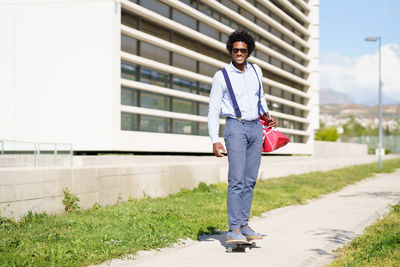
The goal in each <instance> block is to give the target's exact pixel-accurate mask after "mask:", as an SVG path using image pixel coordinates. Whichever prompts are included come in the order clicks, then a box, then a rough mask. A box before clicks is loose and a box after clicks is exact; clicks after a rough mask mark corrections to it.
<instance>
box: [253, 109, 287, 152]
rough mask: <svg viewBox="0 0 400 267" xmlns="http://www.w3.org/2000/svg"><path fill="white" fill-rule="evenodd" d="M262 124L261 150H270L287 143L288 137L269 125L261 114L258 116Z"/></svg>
mask: <svg viewBox="0 0 400 267" xmlns="http://www.w3.org/2000/svg"><path fill="white" fill-rule="evenodd" d="M260 121H261V124H262V125H263V149H262V151H263V152H271V151H274V150H277V149H278V148H280V147H283V146H285V145H286V144H287V143H289V137H287V136H286V135H284V134H283V133H281V132H279V131H278V130H277V129H275V128H272V127H271V126H269V124H268V122H267V121H266V120H265V119H264V117H263V116H260Z"/></svg>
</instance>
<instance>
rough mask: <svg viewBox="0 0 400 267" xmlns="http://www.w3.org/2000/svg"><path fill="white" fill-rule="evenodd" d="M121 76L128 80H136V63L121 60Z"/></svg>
mask: <svg viewBox="0 0 400 267" xmlns="http://www.w3.org/2000/svg"><path fill="white" fill-rule="evenodd" d="M121 77H122V78H124V79H129V80H136V65H134V64H131V63H127V62H121Z"/></svg>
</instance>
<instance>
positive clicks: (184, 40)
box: [173, 32, 197, 51]
mask: <svg viewBox="0 0 400 267" xmlns="http://www.w3.org/2000/svg"><path fill="white" fill-rule="evenodd" d="M173 42H174V43H175V44H177V45H180V46H183V47H185V48H187V49H190V50H193V51H196V43H197V41H196V40H193V39H190V38H188V37H185V36H183V35H180V34H178V33H175V32H174V34H173Z"/></svg>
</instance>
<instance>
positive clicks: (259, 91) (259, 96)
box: [248, 62, 265, 115]
mask: <svg viewBox="0 0 400 267" xmlns="http://www.w3.org/2000/svg"><path fill="white" fill-rule="evenodd" d="M248 63H249V64H250V65H251V66H252V67H253V70H254V73H255V74H256V76H257V81H258V115H260V114H263V115H264V113H265V111H264V108H263V106H262V105H261V82H260V78H258V74H257V71H256V68H254V65H253V64H251V62H248ZM260 111H262V113H260Z"/></svg>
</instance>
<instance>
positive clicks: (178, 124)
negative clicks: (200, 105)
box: [172, 119, 196, 135]
mask: <svg viewBox="0 0 400 267" xmlns="http://www.w3.org/2000/svg"><path fill="white" fill-rule="evenodd" d="M172 133H176V134H193V135H194V134H196V123H195V122H193V121H184V120H176V119H173V120H172Z"/></svg>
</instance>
